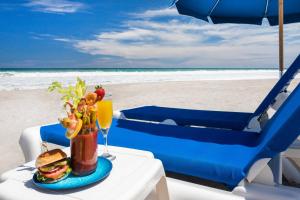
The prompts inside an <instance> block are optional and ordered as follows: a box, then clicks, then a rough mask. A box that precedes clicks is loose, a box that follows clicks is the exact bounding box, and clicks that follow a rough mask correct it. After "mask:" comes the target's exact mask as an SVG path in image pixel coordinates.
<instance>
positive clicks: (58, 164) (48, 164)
mask: <svg viewBox="0 0 300 200" xmlns="http://www.w3.org/2000/svg"><path fill="white" fill-rule="evenodd" d="M35 166H36V168H37V170H38V171H37V173H36V178H37V180H38V181H39V182H41V183H55V182H58V181H60V180H62V179H64V178H66V177H67V176H68V175H69V174H70V173H71V171H72V169H71V168H70V165H69V160H68V158H67V155H66V153H65V152H63V151H62V150H60V149H53V150H51V151H47V152H44V153H42V154H41V155H39V157H38V158H37V159H36V163H35Z"/></svg>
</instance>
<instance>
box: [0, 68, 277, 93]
mask: <svg viewBox="0 0 300 200" xmlns="http://www.w3.org/2000/svg"><path fill="white" fill-rule="evenodd" d="M76 77H80V78H82V79H84V80H85V81H86V82H87V84H88V85H96V84H103V85H105V84H122V83H145V82H166V81H199V80H250V79H273V78H278V70H276V69H187V68H183V69H155V68H153V69H142V68H136V69H13V70H12V69H0V90H22V89H43V88H47V87H48V86H49V85H50V84H51V83H52V82H53V81H60V82H62V83H63V84H65V85H67V84H73V83H75V81H76Z"/></svg>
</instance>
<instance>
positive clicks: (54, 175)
mask: <svg viewBox="0 0 300 200" xmlns="http://www.w3.org/2000/svg"><path fill="white" fill-rule="evenodd" d="M67 170H68V165H65V166H63V167H60V168H58V170H55V171H54V172H51V173H43V172H41V174H42V175H43V176H45V177H46V178H52V179H54V180H55V179H57V178H59V177H60V176H61V175H62V174H63V173H64V172H65V171H67Z"/></svg>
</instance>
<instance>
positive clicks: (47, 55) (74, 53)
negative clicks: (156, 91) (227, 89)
mask: <svg viewBox="0 0 300 200" xmlns="http://www.w3.org/2000/svg"><path fill="white" fill-rule="evenodd" d="M170 2H171V0H126V1H124V0H109V1H101V0H85V1H80V0H74V1H71V0H23V1H21V0H19V1H14V0H1V1H0V43H1V46H0V68H6V67H23V68H26V67H27V68H32V67H69V68H76V67H270V68H276V67H277V66H278V64H277V63H278V58H277V57H278V47H277V27H270V26H268V25H267V23H265V25H263V26H255V25H233V24H223V25H212V24H208V23H206V22H202V21H200V20H197V19H193V18H191V17H187V16H180V15H179V14H178V13H177V11H176V9H175V8H169V5H170ZM299 30H300V24H290V25H286V26H285V42H286V43H285V50H286V53H285V55H286V64H287V65H288V64H289V63H290V62H291V61H292V60H293V59H294V58H295V57H296V56H297V55H298V54H299V52H300V51H299V46H300V31H299Z"/></svg>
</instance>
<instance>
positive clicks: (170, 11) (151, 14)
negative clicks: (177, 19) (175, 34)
mask: <svg viewBox="0 0 300 200" xmlns="http://www.w3.org/2000/svg"><path fill="white" fill-rule="evenodd" d="M132 16H134V17H137V18H155V17H170V16H178V11H177V9H176V8H175V7H174V8H164V9H157V10H146V11H145V12H142V13H134V14H132Z"/></svg>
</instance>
